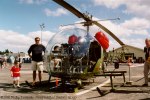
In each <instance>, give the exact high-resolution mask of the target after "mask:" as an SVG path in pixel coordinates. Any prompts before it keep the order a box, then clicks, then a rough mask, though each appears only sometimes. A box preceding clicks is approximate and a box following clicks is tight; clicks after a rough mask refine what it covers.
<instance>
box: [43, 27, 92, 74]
mask: <svg viewBox="0 0 150 100" xmlns="http://www.w3.org/2000/svg"><path fill="white" fill-rule="evenodd" d="M88 36H89V34H88V35H87V31H86V30H83V29H80V28H70V29H66V30H63V31H61V32H59V33H57V34H55V35H54V36H53V37H52V38H51V39H50V41H49V42H48V45H47V47H46V51H47V53H46V54H45V56H46V57H45V58H46V59H49V60H45V61H46V63H45V64H46V66H47V67H48V68H47V69H49V71H50V72H53V71H58V70H54V67H53V66H54V64H53V63H54V61H53V60H54V58H59V64H58V66H59V71H62V72H70V70H71V67H74V68H79V67H81V66H84V65H87V62H88V54H89V53H88V52H89V47H90V40H89V37H88ZM90 37H91V36H90ZM93 39H94V38H93ZM56 44H57V45H56ZM55 46H59V49H58V51H55V50H54V48H56V47H55ZM52 61H53V63H52Z"/></svg>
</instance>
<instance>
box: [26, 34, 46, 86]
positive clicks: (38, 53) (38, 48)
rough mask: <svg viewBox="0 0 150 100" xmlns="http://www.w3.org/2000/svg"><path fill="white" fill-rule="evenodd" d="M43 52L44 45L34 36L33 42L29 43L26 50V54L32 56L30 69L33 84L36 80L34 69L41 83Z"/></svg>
mask: <svg viewBox="0 0 150 100" xmlns="http://www.w3.org/2000/svg"><path fill="white" fill-rule="evenodd" d="M43 53H45V46H43V45H42V44H40V38H39V37H36V38H35V44H33V45H31V46H30V48H29V50H28V55H29V56H30V57H31V58H32V70H33V83H32V85H35V82H36V70H38V76H39V81H40V83H41V80H42V72H43V56H42V54H43Z"/></svg>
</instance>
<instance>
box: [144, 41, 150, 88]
mask: <svg viewBox="0 0 150 100" xmlns="http://www.w3.org/2000/svg"><path fill="white" fill-rule="evenodd" d="M145 44H146V46H145V47H144V53H145V63H144V78H145V83H144V84H143V86H148V72H149V70H150V40H149V39H145Z"/></svg>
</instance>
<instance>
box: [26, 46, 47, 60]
mask: <svg viewBox="0 0 150 100" xmlns="http://www.w3.org/2000/svg"><path fill="white" fill-rule="evenodd" d="M42 52H45V47H44V46H43V45H42V44H33V45H31V46H30V48H29V50H28V54H30V53H32V60H33V61H37V62H38V61H43V57H42Z"/></svg>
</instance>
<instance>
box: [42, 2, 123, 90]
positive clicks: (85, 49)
mask: <svg viewBox="0 0 150 100" xmlns="http://www.w3.org/2000/svg"><path fill="white" fill-rule="evenodd" d="M53 1H54V2H56V3H57V4H59V5H61V6H62V7H64V8H66V9H67V10H69V11H70V12H72V13H73V14H74V15H75V16H77V17H78V18H83V19H84V20H85V22H81V24H83V26H85V27H86V28H87V30H84V29H81V28H69V29H65V30H62V31H61V32H59V33H57V34H55V35H54V36H53V37H52V38H51V39H50V41H49V42H48V45H47V47H46V53H45V56H44V58H45V61H44V62H45V66H46V70H47V72H48V73H49V75H50V76H51V77H57V78H60V79H61V82H62V86H63V87H64V88H65V85H66V84H67V83H68V82H69V83H70V84H71V83H72V82H78V80H80V81H82V80H87V79H90V78H92V77H94V75H96V74H99V73H102V71H103V70H104V67H103V66H104V55H105V52H106V49H108V47H109V39H108V37H107V36H106V35H105V34H104V33H103V32H97V33H96V34H95V36H92V35H91V34H90V33H89V27H90V26H92V25H93V24H94V25H96V26H98V27H99V28H101V29H102V30H103V31H105V32H106V33H108V34H109V35H110V36H111V37H113V38H114V39H115V40H116V41H117V42H118V43H119V44H120V45H121V46H124V45H125V44H124V43H123V42H122V41H121V40H120V39H119V38H118V37H116V36H115V34H113V33H112V32H111V31H110V30H108V29H107V28H106V27H104V26H103V25H101V24H100V23H99V22H97V21H94V20H92V16H89V15H88V14H85V13H81V12H79V11H78V10H77V9H76V8H74V7H73V6H71V5H70V4H68V3H67V2H65V1H64V0H53Z"/></svg>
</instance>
